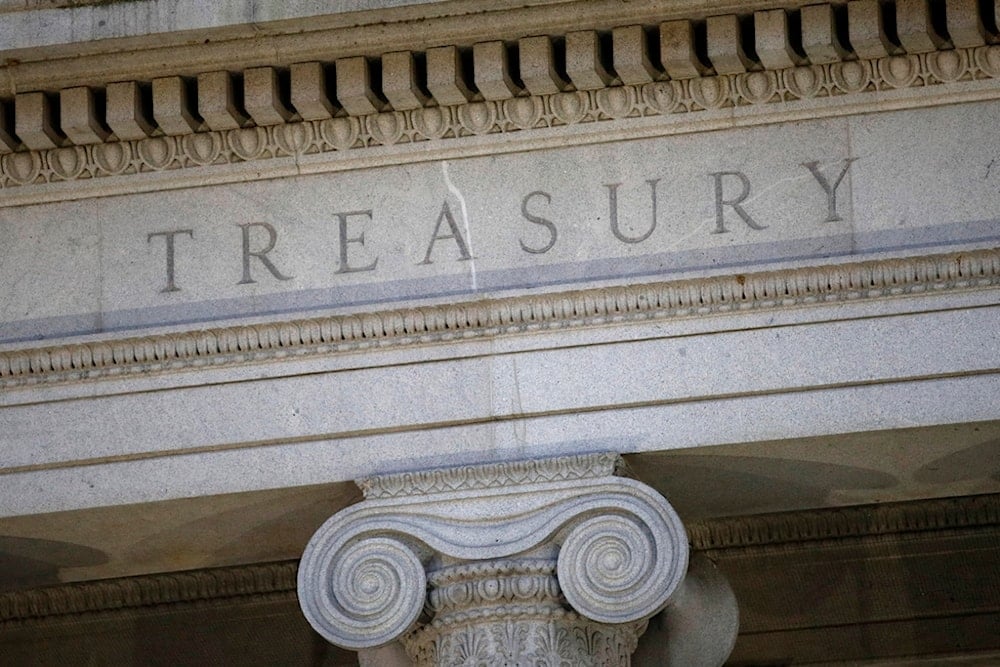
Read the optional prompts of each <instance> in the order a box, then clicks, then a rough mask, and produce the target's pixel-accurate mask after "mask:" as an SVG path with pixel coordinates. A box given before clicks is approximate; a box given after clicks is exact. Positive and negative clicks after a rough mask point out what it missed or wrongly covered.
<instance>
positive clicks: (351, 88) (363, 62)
mask: <svg viewBox="0 0 1000 667" xmlns="http://www.w3.org/2000/svg"><path fill="white" fill-rule="evenodd" d="M336 72H337V99H338V100H339V101H340V104H341V106H343V107H344V110H345V111H347V113H349V114H351V115H352V116H364V115H365V114H370V113H377V112H379V111H381V110H382V108H383V107H384V106H385V105H384V104H383V102H382V100H380V99H379V97H378V95H377V94H376V93H375V91H374V90H372V78H371V68H370V67H369V65H368V59H367V58H364V57H362V56H355V57H353V58H340V59H339V60H337V62H336Z"/></svg>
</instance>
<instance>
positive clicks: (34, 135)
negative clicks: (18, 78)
mask: <svg viewBox="0 0 1000 667" xmlns="http://www.w3.org/2000/svg"><path fill="white" fill-rule="evenodd" d="M14 132H15V133H16V134H17V136H18V137H20V139H21V141H23V142H24V145H25V146H27V147H28V148H30V149H32V150H41V149H45V148H55V147H56V146H61V145H63V143H65V139H64V138H63V136H62V135H61V134H60V133H59V130H58V129H57V128H56V126H55V125H54V124H53V123H52V106H51V104H50V103H49V98H48V97H46V96H45V93H21V94H19V95H17V96H15V97H14Z"/></svg>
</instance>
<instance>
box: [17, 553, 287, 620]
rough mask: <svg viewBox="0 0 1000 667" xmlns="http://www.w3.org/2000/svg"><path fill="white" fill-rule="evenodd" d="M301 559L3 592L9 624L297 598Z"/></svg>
mask: <svg viewBox="0 0 1000 667" xmlns="http://www.w3.org/2000/svg"><path fill="white" fill-rule="evenodd" d="M296 569H297V564H296V563H295V562H282V563H268V564H265V565H243V566H237V567H226V568H213V569H207V570H195V571H191V572H176V573H171V574H156V575H148V576H141V577H127V578H122V579H109V580H105V581H95V582H87V583H76V584H62V585H59V586H47V587H44V588H36V589H32V590H26V591H13V592H7V593H0V627H2V625H3V624H5V623H12V622H24V621H31V620H42V619H49V618H53V617H58V616H68V615H78V614H89V613H100V612H111V611H119V610H125V609H139V608H149V607H157V606H160V605H173V604H180V603H194V602H203V601H223V600H232V599H237V598H248V597H262V596H278V597H280V598H283V599H291V597H292V596H291V593H292V591H294V589H295V573H296Z"/></svg>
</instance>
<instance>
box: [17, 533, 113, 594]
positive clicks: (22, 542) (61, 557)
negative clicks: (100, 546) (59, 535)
mask: <svg viewBox="0 0 1000 667" xmlns="http://www.w3.org/2000/svg"><path fill="white" fill-rule="evenodd" d="M107 562H108V556H107V554H105V553H104V552H103V551H99V550H97V549H93V548H91V547H86V546H83V545H81V544H73V543H72V542H58V541H55V540H40V539H34V538H28V537H10V536H4V535H0V592H4V591H13V590H20V589H24V588H33V587H35V586H45V585H47V584H56V583H59V581H60V579H59V571H60V570H61V569H62V568H65V567H83V566H88V565H103V564H104V563H107Z"/></svg>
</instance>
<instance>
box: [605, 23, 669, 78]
mask: <svg viewBox="0 0 1000 667" xmlns="http://www.w3.org/2000/svg"><path fill="white" fill-rule="evenodd" d="M647 41H648V40H647V39H646V31H645V29H643V27H642V26H639V25H632V26H625V27H622V28H615V29H614V30H612V31H611V44H612V49H613V56H612V59H611V60H612V63H613V64H614V68H615V74H617V75H618V78H619V79H621V81H622V83H625V84H629V85H641V84H643V83H649V82H650V81H655V80H657V79H659V78H660V72H659V70H658V69H656V66H655V65H654V64H653V62H652V60H651V59H650V51H649V44H648V43H647Z"/></svg>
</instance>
